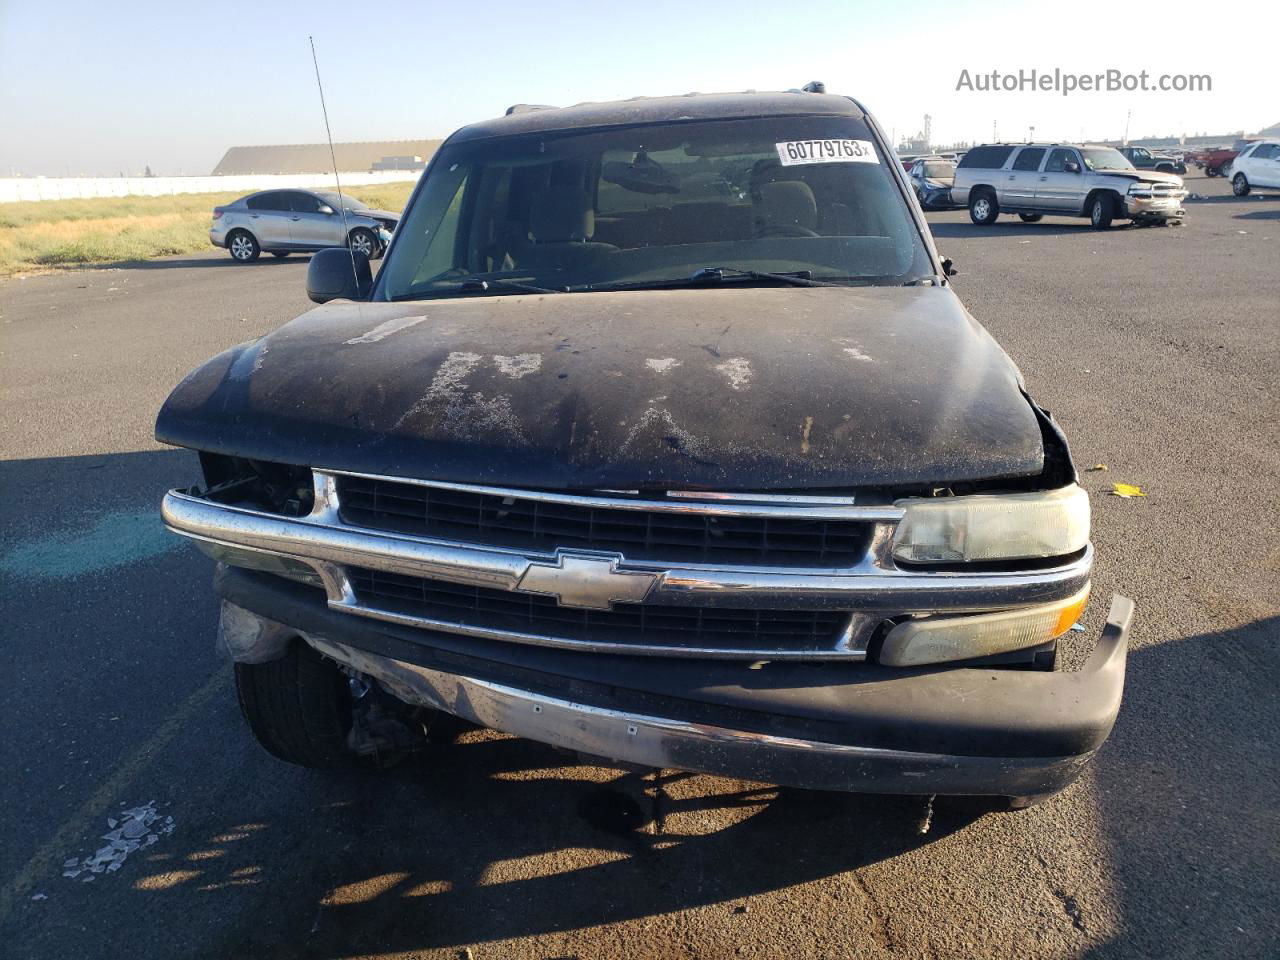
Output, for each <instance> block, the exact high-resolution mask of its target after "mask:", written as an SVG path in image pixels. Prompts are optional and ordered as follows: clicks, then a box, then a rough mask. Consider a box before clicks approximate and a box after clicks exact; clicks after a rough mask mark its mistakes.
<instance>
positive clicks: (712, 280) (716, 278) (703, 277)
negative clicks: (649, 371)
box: [568, 267, 845, 293]
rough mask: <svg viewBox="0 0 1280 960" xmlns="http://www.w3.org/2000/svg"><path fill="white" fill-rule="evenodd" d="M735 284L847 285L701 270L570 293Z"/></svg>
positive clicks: (804, 274)
mask: <svg viewBox="0 0 1280 960" xmlns="http://www.w3.org/2000/svg"><path fill="white" fill-rule="evenodd" d="M735 280H773V281H775V282H777V283H789V284H791V285H793V286H797V287H843V286H845V284H844V283H832V282H830V281H828V280H814V279H813V271H812V270H796V271H793V272H791V273H766V272H765V271H763V270H746V269H743V268H741V267H701V268H699V269H697V270H695V271H694V272H693V273H692V274H691V275H690V276H687V277H666V278H664V279H661V280H613V281H608V280H607V281H605V282H604V283H584V284H580V285H579V286H576V287H569V288H568V289H569V292H570V293H581V292H584V291H588V290H660V289H665V288H670V287H705V286H710V285H711V284H716V283H724V282H726V281H728V282H733V281H735Z"/></svg>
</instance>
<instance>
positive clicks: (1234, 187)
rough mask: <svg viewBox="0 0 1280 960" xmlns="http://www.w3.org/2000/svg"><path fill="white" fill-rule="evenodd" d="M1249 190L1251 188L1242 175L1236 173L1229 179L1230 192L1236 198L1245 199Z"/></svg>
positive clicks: (1247, 180)
mask: <svg viewBox="0 0 1280 960" xmlns="http://www.w3.org/2000/svg"><path fill="white" fill-rule="evenodd" d="M1251 189H1253V188H1252V187H1250V186H1249V178H1248V177H1246V176H1245V175H1244V174H1243V173H1237V174H1236V175H1235V176H1234V177H1232V178H1231V192H1232V193H1234V194H1235V195H1236V196H1237V197H1247V196H1248V195H1249V191H1250V190H1251Z"/></svg>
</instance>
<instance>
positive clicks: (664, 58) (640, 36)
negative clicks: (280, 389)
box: [0, 0, 1280, 176]
mask: <svg viewBox="0 0 1280 960" xmlns="http://www.w3.org/2000/svg"><path fill="white" fill-rule="evenodd" d="M1274 2H1275V0H1265V2H1264V0H1237V2H1235V3H1233V4H1231V5H1227V4H1223V5H1222V6H1221V8H1214V7H1213V5H1212V4H1210V5H1206V4H1205V3H1203V0H1200V2H1196V3H1185V4H1184V3H1175V2H1161V3H1150V4H1142V5H1131V4H1118V3H1111V4H1106V3H1087V2H1085V3H1080V2H1058V3H1043V4H1041V3H1035V4H1032V3H1029V2H1021V3H1014V2H1007V3H1006V2H978V0H974V2H966V0H952V2H931V0H902V2H896V3H890V2H875V3H852V2H844V3H833V2H822V0H806V2H794V0H792V2H778V0H771V2H768V3H760V4H752V3H750V2H744V0H737V2H733V3H718V2H710V0H707V2H701V0H684V2H667V0H631V2H621V3H617V2H615V3H606V2H595V3H588V2H585V0H544V2H541V3H538V2H521V3H514V2H508V0H487V2H480V3H467V4H463V3H452V4H449V5H447V6H443V5H439V4H434V3H426V2H423V3H404V2H398V0H388V2H381V3H352V2H346V3H332V2H328V0H313V2H309V3H298V4H292V3H288V2H273V3H260V2H259V3H237V2H233V0H218V2H205V3H201V4H199V5H196V4H190V3H183V2H181V0H179V2H156V3H148V2H134V0H120V2H118V3H103V2H102V0H92V2H90V0H58V2H49V0H45V2H42V3H37V2H31V0H0V176H7V175H8V174H9V173H10V172H11V171H16V172H19V173H22V174H26V175H35V174H46V175H66V174H68V173H71V174H80V173H84V174H104V175H114V174H117V173H119V172H121V171H125V172H135V173H136V172H141V170H142V168H143V166H144V165H150V166H151V168H152V169H153V170H154V171H155V172H156V173H158V174H176V173H179V172H185V173H188V174H191V173H196V174H205V173H208V172H209V171H210V170H211V169H212V168H213V166H214V164H215V163H217V161H218V159H219V157H221V155H222V152H223V151H224V150H225V149H226V148H227V147H229V146H232V145H235V144H261V143H313V142H318V141H321V140H323V138H324V128H323V125H322V121H321V115H320V105H319V101H318V99H317V95H316V89H315V79H314V76H313V73H312V67H311V58H310V53H309V51H308V47H307V35H308V34H313V35H314V36H315V39H316V45H317V48H318V50H319V55H320V65H321V68H322V70H323V74H324V79H325V84H326V93H327V95H328V98H329V114H330V119H331V121H332V123H333V134H334V138H335V139H336V140H383V139H410V138H422V137H442V136H445V135H446V134H448V133H449V132H451V131H452V130H454V129H455V128H456V127H458V126H460V125H462V124H464V123H467V122H469V121H472V120H476V119H481V118H484V117H490V116H494V115H497V114H500V113H501V112H502V111H503V110H504V109H505V108H506V107H507V105H508V104H510V103H513V102H517V101H525V102H532V103H554V104H569V103H576V102H579V101H582V100H602V99H614V98H618V97H629V96H636V95H640V94H647V95H658V94H668V93H685V92H688V91H690V90H703V91H720V90H743V89H748V88H755V89H762V90H765V89H786V88H788V87H794V86H799V85H801V84H803V83H805V82H806V81H808V80H812V79H820V80H824V81H825V82H826V83H827V87H828V89H829V90H831V91H832V92H838V93H848V94H852V95H854V96H856V97H858V98H860V99H861V100H862V101H863V102H864V103H865V104H866V105H867V106H868V107H869V108H870V109H871V110H872V111H873V112H874V113H875V114H876V115H877V116H878V117H879V118H880V121H881V123H882V124H883V125H884V127H885V128H886V130H894V131H896V132H897V134H898V135H899V136H901V135H903V134H904V133H914V132H916V131H917V130H919V129H920V127H921V126H922V124H923V115H924V114H925V113H926V112H928V113H930V114H932V116H933V133H934V141H935V142H936V143H944V142H951V141H954V140H960V139H967V140H975V139H977V140H981V139H990V137H991V136H992V131H993V128H992V124H993V121H997V122H998V123H999V135H1000V136H1001V137H1002V138H1007V139H1013V138H1022V137H1025V136H1026V135H1027V131H1028V128H1029V127H1030V126H1031V125H1033V124H1034V125H1035V128H1036V137H1037V138H1043V139H1049V138H1062V139H1077V138H1080V137H1082V136H1083V137H1087V138H1090V139H1101V138H1114V137H1119V136H1120V135H1121V134H1122V133H1123V132H1124V128H1125V119H1126V112H1127V111H1130V110H1131V111H1132V121H1131V123H1130V135H1131V136H1133V137H1140V136H1146V135H1169V134H1173V135H1177V134H1179V133H1188V134H1191V133H1195V132H1200V131H1204V132H1210V133H1222V132H1228V131H1236V130H1241V129H1245V130H1249V131H1252V130H1256V129H1258V128H1260V127H1264V126H1266V125H1268V124H1272V123H1276V122H1277V121H1280V97H1277V96H1276V91H1277V90H1278V89H1280V83H1277V82H1276V79H1275V70H1276V60H1277V58H1276V56H1275V54H1276V49H1277V47H1276V41H1275V39H1274V26H1273V25H1272V26H1268V25H1267V24H1268V23H1269V22H1271V21H1274V19H1275V18H1274V13H1275V6H1274ZM1166 51H1167V52H1166ZM1031 68H1036V69H1038V70H1040V71H1050V72H1052V71H1053V69H1054V68H1059V69H1061V70H1063V71H1069V72H1073V73H1093V72H1099V71H1104V70H1106V69H1108V68H1116V69H1119V70H1124V71H1128V72H1134V73H1136V72H1138V71H1140V70H1146V71H1148V72H1149V73H1150V74H1151V77H1152V79H1153V80H1154V78H1156V77H1158V76H1160V75H1161V74H1173V73H1183V74H1188V73H1195V74H1210V75H1211V76H1212V78H1213V90H1212V92H1208V93H1189V94H1177V93H1154V92H1151V93H1123V92H1116V93H1106V92H1102V93H1082V92H1077V93H1074V94H1072V95H1070V96H1067V97H1063V96H1061V95H1059V94H1056V93H1046V92H1034V93H978V92H967V91H961V92H957V91H956V84H957V80H958V78H959V76H960V71H961V70H962V69H967V70H969V71H970V73H971V74H975V75H976V74H979V73H989V72H990V71H992V70H1000V71H1005V72H1014V71H1017V70H1019V69H1028V70H1029V69H1031Z"/></svg>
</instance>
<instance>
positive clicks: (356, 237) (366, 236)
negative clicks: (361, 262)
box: [347, 227, 381, 260]
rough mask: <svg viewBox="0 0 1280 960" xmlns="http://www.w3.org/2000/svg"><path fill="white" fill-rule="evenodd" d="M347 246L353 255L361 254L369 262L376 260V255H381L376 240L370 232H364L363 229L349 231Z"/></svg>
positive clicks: (357, 228)
mask: <svg viewBox="0 0 1280 960" xmlns="http://www.w3.org/2000/svg"><path fill="white" fill-rule="evenodd" d="M347 245H348V246H349V247H350V248H351V250H352V252H353V253H363V254H364V255H365V256H366V257H368V258H369V259H370V260H376V259H377V258H378V254H379V253H381V247H380V245H379V244H378V238H377V237H375V236H374V235H373V232H372V231H370V230H366V229H365V228H364V227H356V228H355V229H354V230H352V231H351V236H350V237H349V238H348V239H347Z"/></svg>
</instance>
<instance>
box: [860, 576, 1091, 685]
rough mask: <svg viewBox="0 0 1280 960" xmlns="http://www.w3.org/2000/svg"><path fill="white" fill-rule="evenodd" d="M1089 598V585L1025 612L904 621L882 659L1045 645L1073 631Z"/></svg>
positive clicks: (967, 655) (907, 660) (926, 658)
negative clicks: (1072, 628)
mask: <svg viewBox="0 0 1280 960" xmlns="http://www.w3.org/2000/svg"><path fill="white" fill-rule="evenodd" d="M1088 602H1089V588H1088V587H1085V588H1084V589H1083V590H1081V591H1080V592H1079V593H1077V594H1076V595H1075V596H1072V597H1068V598H1067V599H1065V600H1059V601H1057V602H1056V603H1046V604H1041V605H1039V606H1035V607H1027V608H1025V609H1022V610H1002V611H1000V612H999V613H980V614H978V615H976V616H972V617H938V618H934V619H926V620H908V621H906V622H905V623H900V624H898V625H897V626H896V627H894V628H893V629H892V630H890V631H889V633H888V635H886V636H885V638H884V644H883V646H882V647H881V648H880V662H881V663H883V664H885V665H887V666H891V667H912V666H919V665H920V664H924V663H946V662H947V661H950V660H971V659H974V658H976V657H990V656H994V655H995V654H998V653H1009V652H1010V651H1012V650H1024V649H1026V648H1027V647H1035V646H1039V645H1040V644H1042V643H1047V642H1048V641H1050V640H1053V639H1055V638H1057V637H1060V636H1062V635H1063V634H1064V633H1066V632H1067V631H1068V630H1070V629H1071V625H1072V624H1073V623H1075V622H1076V621H1077V620H1079V619H1080V613H1081V611H1083V610H1084V608H1085V604H1087V603H1088Z"/></svg>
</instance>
